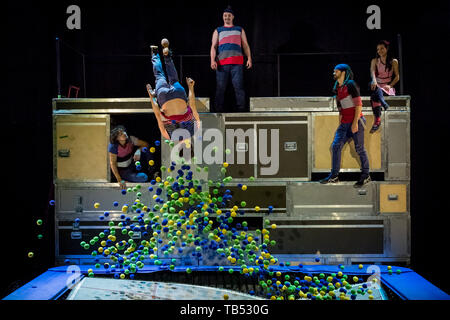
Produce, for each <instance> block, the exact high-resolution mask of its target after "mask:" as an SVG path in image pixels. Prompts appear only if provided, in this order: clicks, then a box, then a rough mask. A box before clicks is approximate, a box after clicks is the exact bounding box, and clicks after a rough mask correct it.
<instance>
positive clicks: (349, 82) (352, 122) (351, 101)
mask: <svg viewBox="0 0 450 320" xmlns="http://www.w3.org/2000/svg"><path fill="white" fill-rule="evenodd" d="M333 76H334V80H336V82H335V84H334V88H333V91H334V92H335V93H336V101H337V106H338V109H339V123H340V124H339V127H338V128H337V130H336V133H335V136H334V141H333V144H332V151H333V160H332V169H331V173H330V175H329V176H328V177H327V178H325V179H322V180H320V183H323V184H325V183H337V182H339V177H338V175H339V170H340V166H341V153H342V148H343V146H344V144H345V143H346V142H347V141H349V140H350V139H353V141H354V143H355V149H356V152H357V153H358V155H359V159H360V160H361V178H360V179H359V181H357V182H356V183H355V185H354V186H355V188H359V187H362V186H363V185H365V184H366V183H368V182H370V181H371V179H370V175H369V158H368V157H367V152H366V149H365V148H364V129H365V126H366V119H365V118H364V115H363V114H362V112H361V110H362V101H361V97H360V95H359V88H358V85H357V84H356V82H355V81H353V72H352V70H351V68H350V66H348V65H347V64H338V65H337V66H336V67H335V68H334V73H333Z"/></svg>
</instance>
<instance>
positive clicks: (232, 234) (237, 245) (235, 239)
mask: <svg viewBox="0 0 450 320" xmlns="http://www.w3.org/2000/svg"><path fill="white" fill-rule="evenodd" d="M165 143H166V144H168V145H169V146H170V147H173V146H174V142H173V141H169V140H166V141H165ZM158 145H159V142H158ZM152 151H153V152H154V150H152ZM229 152H230V151H229V150H226V153H227V154H228V153H229ZM192 163H193V164H195V158H193V159H192ZM154 164H155V163H154V161H152V160H150V162H149V165H150V166H153V165H154ZM138 165H140V164H138ZM228 167H229V164H228V163H226V162H225V163H223V166H222V168H221V174H222V176H221V178H220V179H219V180H218V181H212V180H209V181H207V182H206V181H203V180H199V179H196V177H195V175H196V173H200V172H202V171H204V172H207V171H208V170H209V168H208V167H207V166H205V167H203V168H202V167H200V166H197V165H195V169H194V166H193V165H189V164H187V163H186V161H185V160H184V159H183V158H181V159H180V160H179V161H177V162H172V163H171V165H170V166H169V167H165V166H161V168H160V169H161V171H162V172H167V173H169V174H171V175H168V176H167V178H166V179H165V180H162V179H161V178H160V177H157V178H156V179H154V180H151V181H150V186H149V187H148V188H147V189H144V188H143V187H142V186H141V185H136V186H135V187H133V188H128V189H126V190H121V194H122V196H121V199H117V200H120V201H114V202H113V203H112V206H113V207H114V208H115V209H114V210H113V211H114V212H117V211H119V210H118V209H119V208H120V210H121V213H120V216H118V215H117V214H116V213H115V214H113V216H114V217H112V214H111V212H110V211H105V212H104V214H103V215H101V216H100V217H99V219H100V220H105V219H108V218H109V221H108V227H109V228H106V229H104V230H103V231H102V232H100V233H99V234H98V235H97V236H94V237H93V238H91V239H89V240H86V241H81V242H80V246H81V247H82V248H84V249H85V250H86V251H90V254H91V255H92V256H93V257H94V258H95V261H96V264H95V269H101V268H104V269H105V270H106V273H108V274H113V275H114V278H117V279H125V278H127V277H128V278H130V279H134V278H135V274H136V273H138V272H139V270H141V269H142V268H144V265H145V263H148V264H151V265H156V266H162V267H164V268H167V267H168V269H170V270H174V269H175V267H176V265H177V261H180V259H175V258H173V257H174V256H178V257H180V256H185V257H190V258H191V259H196V260H197V261H201V260H202V259H204V258H205V257H207V256H208V257H211V255H214V256H215V258H216V259H217V261H218V264H219V266H220V267H219V268H218V270H219V272H229V273H230V274H231V273H233V272H236V270H235V269H236V268H232V267H230V266H233V267H236V266H238V267H239V272H240V273H241V274H242V275H244V276H245V277H257V279H258V285H259V286H258V288H259V289H258V290H257V291H256V292H255V291H251V292H249V293H250V294H252V295H258V296H262V297H265V298H267V299H272V300H296V299H311V300H336V299H338V300H350V299H356V297H357V295H364V294H368V295H369V299H371V298H372V299H373V296H372V295H371V294H372V292H371V289H370V288H368V287H367V284H363V283H362V280H361V279H358V278H356V277H353V278H351V279H349V278H348V276H347V275H344V274H343V273H342V271H340V272H338V273H336V274H334V273H333V274H327V275H326V274H320V275H318V276H313V275H312V274H306V275H305V276H304V278H302V279H301V278H299V277H293V276H290V275H289V274H287V273H282V272H280V271H277V272H275V271H274V268H273V266H275V265H278V266H281V267H283V266H285V265H286V266H289V263H286V264H283V263H278V260H277V258H276V257H275V256H273V255H272V254H271V253H270V250H269V248H270V247H271V246H275V245H276V241H275V240H271V239H270V232H271V230H273V229H276V227H277V226H276V225H275V224H273V223H271V221H270V219H268V218H265V219H264V222H263V228H261V229H256V230H254V231H251V230H250V229H249V225H248V223H247V222H246V221H243V222H241V223H238V221H235V220H237V219H236V217H240V216H243V215H244V213H245V210H243V209H244V208H246V207H247V203H246V202H245V201H241V202H239V203H235V202H234V201H233V196H232V193H231V191H230V190H229V189H227V184H229V183H230V182H231V181H232V179H233V178H232V177H231V176H227V175H226V173H227V168H228ZM174 173H175V174H176V176H175V177H173V175H175V174H174ZM254 180H255V179H254V178H253V177H251V178H249V181H254ZM206 186H207V187H206ZM238 187H239V188H241V189H242V190H243V191H246V190H247V189H248V186H247V185H245V184H238ZM205 189H207V190H205ZM210 190H212V192H210ZM146 193H150V196H151V199H152V201H151V203H144V202H145V201H143V200H142V198H143V196H144V195H146V196H148V194H146ZM94 207H95V208H100V207H101V204H100V203H95V204H94ZM273 209H274V208H273V207H272V206H270V207H269V208H268V211H267V212H266V213H267V215H269V214H270V213H271V212H273ZM260 210H261V208H260V207H258V206H255V207H254V211H255V212H259V211H260ZM75 222H76V223H80V219H78V218H77V219H75ZM137 234H139V237H136V236H135V235H137ZM99 258H102V260H103V261H104V260H105V259H107V260H108V261H109V262H105V263H103V265H102V264H101V263H100V259H99ZM317 260H318V259H317ZM317 260H316V261H317ZM225 269H227V270H225ZM341 269H343V266H342V268H341ZM186 272H187V273H192V269H191V268H187V269H186ZM102 273H103V272H102ZM88 275H89V277H93V276H94V275H95V270H94V269H90V270H89V271H88ZM355 284H360V286H359V287H358V288H357V289H353V288H354V285H355Z"/></svg>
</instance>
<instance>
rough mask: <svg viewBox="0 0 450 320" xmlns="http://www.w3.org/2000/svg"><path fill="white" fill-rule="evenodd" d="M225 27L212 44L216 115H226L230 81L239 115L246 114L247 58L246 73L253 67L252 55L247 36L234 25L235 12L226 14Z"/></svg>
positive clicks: (228, 8) (215, 36) (230, 11)
mask: <svg viewBox="0 0 450 320" xmlns="http://www.w3.org/2000/svg"><path fill="white" fill-rule="evenodd" d="M222 18H223V22H224V25H223V26H222V27H218V28H217V29H215V30H214V32H213V36H212V44H211V51H210V56H211V69H213V70H215V71H216V101H215V105H216V112H227V111H231V110H228V109H227V110H226V109H225V108H224V101H225V90H226V88H227V84H228V80H229V78H230V77H231V83H232V84H233V88H234V93H235V97H236V107H237V111H238V112H244V111H245V90H244V66H243V64H244V56H243V54H242V50H243V51H244V53H245V55H246V56H247V63H246V67H247V69H250V68H251V67H252V55H251V52H250V46H249V45H248V42H247V36H246V35H245V31H244V29H243V28H242V27H239V26H235V25H234V24H233V20H234V12H233V10H232V9H231V7H230V6H228V7H227V8H226V9H225V10H224V12H223V16H222Z"/></svg>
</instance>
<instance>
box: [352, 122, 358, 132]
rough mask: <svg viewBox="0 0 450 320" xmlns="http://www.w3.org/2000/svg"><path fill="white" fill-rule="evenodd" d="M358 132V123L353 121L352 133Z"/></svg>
mask: <svg viewBox="0 0 450 320" xmlns="http://www.w3.org/2000/svg"><path fill="white" fill-rule="evenodd" d="M357 132H358V123H352V133H357Z"/></svg>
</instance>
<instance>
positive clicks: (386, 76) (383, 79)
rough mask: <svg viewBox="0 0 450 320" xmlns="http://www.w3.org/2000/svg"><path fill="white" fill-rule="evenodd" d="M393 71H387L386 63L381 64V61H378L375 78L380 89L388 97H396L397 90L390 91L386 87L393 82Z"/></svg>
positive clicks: (391, 89)
mask: <svg viewBox="0 0 450 320" xmlns="http://www.w3.org/2000/svg"><path fill="white" fill-rule="evenodd" d="M392 74H393V70H392V68H391V70H389V71H388V70H387V67H386V65H385V64H384V63H382V62H381V59H380V58H378V59H377V64H376V70H375V77H376V80H377V84H378V87H379V88H380V89H381V90H383V91H384V92H386V94H387V95H390V96H395V89H394V88H390V89H389V90H388V89H387V88H386V85H388V84H389V83H391V81H392Z"/></svg>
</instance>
